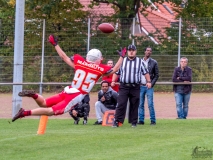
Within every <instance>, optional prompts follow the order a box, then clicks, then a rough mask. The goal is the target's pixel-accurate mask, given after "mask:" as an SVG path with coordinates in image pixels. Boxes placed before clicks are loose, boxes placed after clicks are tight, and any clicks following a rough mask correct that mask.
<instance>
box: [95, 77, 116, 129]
mask: <svg viewBox="0 0 213 160" xmlns="http://www.w3.org/2000/svg"><path fill="white" fill-rule="evenodd" d="M117 97H118V93H117V92H116V91H114V90H113V89H112V88H111V87H110V83H109V82H108V81H102V82H101V90H100V91H99V92H98V101H97V102H96V103H95V113H96V117H97V121H96V122H95V123H94V125H101V124H102V114H104V113H105V112H106V111H108V110H115V108H116V105H117Z"/></svg>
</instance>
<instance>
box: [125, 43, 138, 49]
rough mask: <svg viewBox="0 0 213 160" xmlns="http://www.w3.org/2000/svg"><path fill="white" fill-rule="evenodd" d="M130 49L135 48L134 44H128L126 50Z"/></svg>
mask: <svg viewBox="0 0 213 160" xmlns="http://www.w3.org/2000/svg"><path fill="white" fill-rule="evenodd" d="M130 49H132V50H136V49H137V48H136V46H135V45H134V44H131V45H129V46H128V48H127V50H130Z"/></svg>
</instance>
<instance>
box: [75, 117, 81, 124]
mask: <svg viewBox="0 0 213 160" xmlns="http://www.w3.org/2000/svg"><path fill="white" fill-rule="evenodd" d="M79 121H80V118H79V117H77V119H74V124H76V125H77V124H78V122H79Z"/></svg>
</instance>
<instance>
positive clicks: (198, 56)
mask: <svg viewBox="0 0 213 160" xmlns="http://www.w3.org/2000/svg"><path fill="white" fill-rule="evenodd" d="M102 22H106V19H100V18H90V19H87V18H86V19H85V20H84V21H76V23H74V24H73V23H67V24H66V25H62V24H60V23H59V24H55V23H54V24H53V23H49V22H45V26H46V27H45V31H43V25H44V24H43V23H44V21H43V20H41V21H38V20H29V21H26V22H25V33H24V34H25V35H24V64H23V68H24V69H23V82H39V81H40V79H41V66H42V64H41V62H42V56H41V55H42V47H43V49H44V55H45V57H44V74H43V82H69V81H71V79H72V75H73V70H72V69H70V67H69V66H68V65H66V64H65V63H64V62H63V61H62V60H61V59H60V57H59V56H58V55H57V53H56V51H55V49H54V47H52V46H51V45H50V44H49V43H48V42H47V38H48V36H49V35H50V34H55V35H56V36H57V37H58V41H59V45H60V46H61V48H62V49H63V50H64V51H65V53H66V54H67V55H69V56H72V55H73V54H74V53H79V54H81V55H83V56H85V55H86V53H87V51H88V50H89V49H91V48H98V49H100V50H101V52H102V53H103V56H104V63H105V62H106V60H107V59H113V60H114V61H116V60H117V59H118V56H117V52H116V50H118V49H119V48H120V47H123V46H127V45H129V44H132V43H134V44H135V45H136V46H137V49H138V50H137V55H138V56H139V57H143V54H144V48H145V47H147V46H150V47H152V48H153V55H152V57H153V58H154V59H156V60H157V61H158V65H159V70H160V77H159V80H158V81H159V82H164V81H166V82H168V81H172V73H173V70H174V67H175V66H177V65H178V57H179V56H181V57H182V56H186V57H187V58H188V59H189V66H190V67H191V68H192V69H193V81H194V82H201V81H204V82H211V81H212V77H213V76H212V75H213V54H212V53H213V44H212V41H213V36H212V33H213V28H212V26H213V25H212V23H213V20H212V19H210V18H209V19H207V18H202V19H191V20H182V21H181V23H179V21H178V20H177V21H176V22H173V23H171V24H170V27H165V26H164V23H163V22H162V21H161V19H159V20H158V21H155V23H152V27H154V28H156V30H154V31H150V32H149V33H148V34H147V33H146V34H145V33H144V32H143V29H142V28H143V27H146V26H141V23H140V22H139V21H138V19H137V18H134V19H111V20H109V19H108V20H107V22H109V23H111V24H112V25H113V26H115V32H113V33H110V34H105V33H102V32H101V31H100V30H98V25H99V24H100V23H102ZM161 24H162V26H161ZM159 26H160V27H159ZM180 26H181V29H180ZM43 33H45V43H44V46H43V45H42V37H43ZM179 35H181V36H179ZM154 41H157V42H158V44H156V43H155V42H154ZM179 49H180V53H178V50H179ZM13 54H14V23H13V24H4V23H3V22H1V21H0V83H1V82H13V67H14V65H13ZM209 88H211V86H207V87H205V89H209ZM0 89H1V90H0V91H7V90H10V89H11V87H10V86H1V87H0Z"/></svg>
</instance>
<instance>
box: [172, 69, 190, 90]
mask: <svg viewBox="0 0 213 160" xmlns="http://www.w3.org/2000/svg"><path fill="white" fill-rule="evenodd" d="M177 77H180V78H179V79H177ZM172 81H173V82H184V81H189V82H191V81H192V69H191V68H190V67H188V66H187V67H186V68H184V70H183V72H182V70H181V67H176V68H175V70H174V73H173V77H172ZM177 86H178V85H173V91H175V92H176V91H177ZM191 91H192V85H184V88H183V92H184V93H185V94H187V93H189V92H191Z"/></svg>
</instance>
